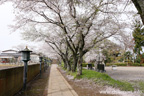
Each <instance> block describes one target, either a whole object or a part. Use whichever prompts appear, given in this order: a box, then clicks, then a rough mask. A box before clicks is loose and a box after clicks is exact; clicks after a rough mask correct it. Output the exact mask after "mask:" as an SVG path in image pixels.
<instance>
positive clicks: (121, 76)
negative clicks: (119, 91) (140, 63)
mask: <svg viewBox="0 0 144 96" xmlns="http://www.w3.org/2000/svg"><path fill="white" fill-rule="evenodd" d="M105 69H106V74H108V75H109V76H111V77H112V78H114V79H116V80H126V81H139V80H140V81H144V67H116V70H112V67H106V68H105Z"/></svg>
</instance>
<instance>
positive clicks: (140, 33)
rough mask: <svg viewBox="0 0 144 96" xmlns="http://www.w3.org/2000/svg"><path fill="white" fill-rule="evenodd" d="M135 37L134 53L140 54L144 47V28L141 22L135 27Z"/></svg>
mask: <svg viewBox="0 0 144 96" xmlns="http://www.w3.org/2000/svg"><path fill="white" fill-rule="evenodd" d="M133 37H134V40H135V46H134V52H135V53H137V54H140V51H142V46H144V28H142V24H140V22H137V23H136V25H135V29H134V31H133Z"/></svg>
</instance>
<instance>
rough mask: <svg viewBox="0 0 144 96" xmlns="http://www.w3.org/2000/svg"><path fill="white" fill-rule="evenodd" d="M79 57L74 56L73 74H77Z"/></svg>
mask: <svg viewBox="0 0 144 96" xmlns="http://www.w3.org/2000/svg"><path fill="white" fill-rule="evenodd" d="M77 60H78V58H77V55H73V66H72V72H76V68H77Z"/></svg>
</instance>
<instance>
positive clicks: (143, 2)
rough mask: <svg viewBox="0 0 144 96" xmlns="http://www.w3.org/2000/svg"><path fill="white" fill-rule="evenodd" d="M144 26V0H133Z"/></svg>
mask: <svg viewBox="0 0 144 96" xmlns="http://www.w3.org/2000/svg"><path fill="white" fill-rule="evenodd" d="M132 2H133V3H134V5H135V7H136V9H137V10H138V14H140V17H141V19H142V22H143V24H144V0H132Z"/></svg>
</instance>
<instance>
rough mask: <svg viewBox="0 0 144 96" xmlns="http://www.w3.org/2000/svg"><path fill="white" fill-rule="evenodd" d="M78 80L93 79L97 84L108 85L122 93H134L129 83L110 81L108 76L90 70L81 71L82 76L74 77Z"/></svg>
mask: <svg viewBox="0 0 144 96" xmlns="http://www.w3.org/2000/svg"><path fill="white" fill-rule="evenodd" d="M76 78H78V79H82V78H86V79H93V80H94V81H95V82H96V83H97V84H100V85H103V86H104V85H109V86H112V87H115V88H119V89H120V90H123V91H134V88H133V86H132V84H130V83H129V82H124V81H119V80H114V79H112V78H111V77H110V76H109V75H107V74H105V73H99V72H96V71H92V70H86V69H83V74H82V75H81V76H76Z"/></svg>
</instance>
